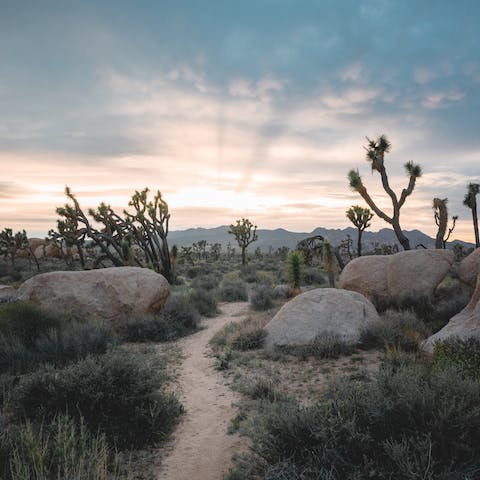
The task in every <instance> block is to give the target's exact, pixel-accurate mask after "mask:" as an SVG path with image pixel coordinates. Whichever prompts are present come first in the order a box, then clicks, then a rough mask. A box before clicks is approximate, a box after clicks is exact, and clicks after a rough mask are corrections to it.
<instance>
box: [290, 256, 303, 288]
mask: <svg viewBox="0 0 480 480" xmlns="http://www.w3.org/2000/svg"><path fill="white" fill-rule="evenodd" d="M304 265H305V262H304V259H303V253H302V252H301V251H299V250H294V251H293V252H291V253H290V254H289V255H288V279H289V281H290V286H291V287H292V291H293V294H294V295H297V294H298V293H300V287H301V286H302V281H303V268H304Z"/></svg>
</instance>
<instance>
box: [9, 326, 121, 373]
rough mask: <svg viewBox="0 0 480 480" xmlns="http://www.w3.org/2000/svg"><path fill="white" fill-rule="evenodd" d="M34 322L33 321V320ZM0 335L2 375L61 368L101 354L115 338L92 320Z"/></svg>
mask: <svg viewBox="0 0 480 480" xmlns="http://www.w3.org/2000/svg"><path fill="white" fill-rule="evenodd" d="M32 321H34V319H33V320H32ZM15 330H16V329H10V332H9V329H6V331H7V332H8V333H3V331H2V332H0V368H1V369H2V370H3V371H5V372H11V373H24V372H29V371H32V370H35V369H36V368H38V366H39V365H42V364H45V363H50V364H52V365H56V366H62V365H65V364H67V363H69V362H72V361H75V360H78V359H80V358H84V357H85V356H87V355H89V354H94V355H99V354H103V353H105V352H106V351H107V349H108V348H110V347H111V346H112V345H115V343H116V339H115V336H114V334H113V332H112V331H111V329H110V328H109V327H107V326H106V325H105V324H104V323H102V322H98V321H95V320H85V321H84V322H79V321H76V320H64V321H63V322H61V323H60V322H59V323H55V324H54V326H52V327H51V328H48V329H45V330H44V331H42V330H39V331H37V332H35V335H33V329H30V330H29V333H28V334H27V335H26V336H25V334H24V333H22V332H21V331H18V330H17V332H18V333H11V332H12V331H15Z"/></svg>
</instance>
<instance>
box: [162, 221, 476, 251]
mask: <svg viewBox="0 0 480 480" xmlns="http://www.w3.org/2000/svg"><path fill="white" fill-rule="evenodd" d="M228 229H229V227H228V226H227V225H222V226H220V227H215V228H189V229H187V230H177V231H171V232H169V234H168V241H169V244H170V245H177V246H179V247H182V246H190V245H192V244H193V243H196V242H198V241H200V240H206V242H207V243H208V244H209V245H212V244H214V243H220V244H221V245H222V246H223V247H225V246H226V245H227V244H228V243H229V242H230V243H231V245H232V246H233V247H236V246H237V243H236V241H235V238H234V236H233V235H231V234H229V233H228ZM404 233H405V235H406V236H407V237H408V238H409V240H410V245H411V246H412V248H415V246H416V245H419V244H422V245H424V246H425V247H427V248H433V247H434V246H435V239H434V238H431V237H429V236H428V235H426V234H425V233H423V232H421V231H420V230H411V231H407V230H406V231H404ZM257 235H258V240H257V241H255V242H254V243H252V244H251V245H250V247H249V249H250V250H251V251H253V250H255V249H256V248H257V247H260V249H261V250H262V251H268V250H269V249H270V248H272V249H273V250H276V249H277V248H280V247H283V246H287V247H288V248H290V249H293V248H295V247H296V245H297V243H298V242H300V241H301V240H303V239H305V238H308V237H312V236H314V235H321V236H323V237H324V238H327V239H328V240H329V241H330V243H332V245H334V246H336V245H339V244H340V242H341V241H342V240H345V239H346V238H347V235H350V237H351V238H352V240H353V248H354V249H356V242H357V229H356V228H353V227H347V228H343V229H328V228H322V227H318V228H316V229H315V230H313V231H312V232H309V233H308V232H290V231H288V230H285V229H283V228H277V229H275V230H266V229H261V230H257ZM375 243H379V244H389V245H393V244H395V243H396V244H397V245H398V246H399V248H400V250H401V247H400V244H399V242H398V240H397V237H396V236H395V233H394V231H393V230H392V229H389V228H382V229H381V230H379V231H378V232H369V231H365V232H363V237H362V245H363V249H364V251H368V250H369V249H371V247H372V246H373V244H375ZM453 243H460V244H462V245H464V246H465V247H467V248H468V247H473V246H474V245H473V244H472V243H468V242H464V241H462V240H454V241H452V242H448V245H452V244H453Z"/></svg>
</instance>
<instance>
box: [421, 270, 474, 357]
mask: <svg viewBox="0 0 480 480" xmlns="http://www.w3.org/2000/svg"><path fill="white" fill-rule="evenodd" d="M470 337H474V338H480V275H478V276H477V283H476V287H475V291H474V292H473V295H472V298H471V299H470V302H469V303H468V305H467V306H466V307H465V308H464V309H463V310H462V311H461V312H460V313H457V314H456V315H455V316H453V317H452V318H451V319H450V321H449V322H448V323H447V324H446V325H445V326H444V327H443V328H442V329H441V330H439V331H438V332H437V333H435V334H434V335H432V336H431V337H429V338H427V339H426V340H425V342H423V348H424V350H426V351H429V352H432V351H433V349H434V347H435V343H436V342H438V341H439V340H447V339H453V338H458V339H460V340H466V339H467V338H470Z"/></svg>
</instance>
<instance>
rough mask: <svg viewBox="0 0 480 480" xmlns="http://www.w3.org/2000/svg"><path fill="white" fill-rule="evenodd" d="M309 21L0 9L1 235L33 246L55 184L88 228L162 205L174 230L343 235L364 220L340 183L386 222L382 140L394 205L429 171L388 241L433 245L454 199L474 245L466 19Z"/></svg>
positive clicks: (170, 11)
mask: <svg viewBox="0 0 480 480" xmlns="http://www.w3.org/2000/svg"><path fill="white" fill-rule="evenodd" d="M320 3H321V4H319V3H318V2H315V1H310V0H304V1H302V2H301V4H299V3H298V2H292V1H289V0H282V1H280V2H272V1H271V0H256V1H252V0H246V1H245V2H241V3H229V4H228V5H227V4H223V3H219V2H215V1H212V0H210V1H209V0H205V1H204V2H201V5H200V4H199V3H198V2H193V1H183V2H176V1H173V0H172V1H171V0H163V1H162V2H155V1H150V0H143V1H141V2H133V1H131V0H126V1H124V2H121V3H119V2H114V1H113V0H106V1H105V2H102V3H101V4H98V3H97V2H94V1H93V0H86V1H84V2H77V3H75V2H65V3H63V2H62V3H59V2H55V1H53V0H45V1H44V2H42V3H41V5H40V4H39V3H37V2H28V1H27V2H21V3H19V2H15V1H13V0H5V2H4V4H3V5H2V6H3V11H2V16H1V18H0V40H1V42H0V45H1V47H0V61H1V64H2V67H3V71H2V76H1V78H0V105H1V106H2V113H3V115H2V118H1V120H0V166H1V168H2V179H1V180H0V198H1V204H0V205H1V207H0V230H1V229H3V228H5V227H10V228H13V229H14V230H22V229H25V230H26V231H27V232H28V234H29V235H30V236H44V235H46V233H47V231H48V230H49V229H51V228H55V227H56V218H57V215H56V213H55V208H56V207H59V206H62V205H63V204H64V203H65V202H66V197H65V196H64V194H63V190H64V188H65V185H68V186H70V187H71V189H72V191H73V192H74V193H75V194H77V196H78V199H79V201H80V204H81V205H82V207H83V208H84V209H85V210H87V208H89V207H96V206H98V204H99V203H100V202H101V201H104V202H106V203H110V204H111V205H112V207H113V208H114V209H115V210H119V211H121V210H123V209H124V208H126V207H127V204H128V199H129V197H130V196H131V195H132V194H133V192H134V191H135V190H141V189H143V188H145V187H149V188H150V189H151V190H152V191H156V190H157V189H158V190H160V191H161V192H162V193H163V195H164V198H165V200H166V201H167V203H168V204H169V207H170V211H171V213H172V218H171V225H170V227H171V230H175V231H178V230H185V229H187V228H214V227H215V226H218V225H229V224H231V223H234V222H235V220H236V219H238V218H241V217H247V218H249V219H250V220H252V222H254V223H255V224H256V225H258V227H259V228H261V229H263V228H265V229H274V228H284V229H286V230H289V231H295V232H299V233H300V232H311V231H313V230H314V229H315V228H317V227H318V226H319V225H320V226H322V227H324V228H338V229H342V228H346V227H349V226H351V225H352V224H351V223H350V222H349V220H348V219H347V218H346V216H345V211H346V210H347V209H348V208H349V207H350V206H352V205H357V204H358V205H361V206H365V203H364V201H363V199H362V198H361V197H360V195H359V194H358V193H356V192H352V191H351V190H350V188H349V186H348V180H347V173H348V171H349V170H350V169H356V168H358V169H359V171H360V173H361V175H362V178H363V181H364V183H365V186H366V187H367V189H368V191H369V193H370V195H371V197H372V198H373V199H374V201H375V202H376V203H377V205H378V206H379V208H381V209H385V210H387V211H388V212H390V210H391V208H390V207H389V206H390V202H389V199H388V197H387V196H386V194H385V192H384V191H383V189H382V188H381V183H380V178H379V176H378V174H376V173H375V174H373V175H371V174H370V167H369V165H368V163H367V162H366V161H365V151H364V149H363V147H364V145H365V144H366V140H365V137H366V136H368V137H370V138H375V137H377V136H379V135H381V134H383V133H385V134H386V135H387V136H388V138H389V140H390V141H391V143H392V152H391V153H388V154H387V156H386V158H385V165H386V169H387V172H388V173H389V179H390V183H391V185H392V188H393V190H394V191H395V192H396V193H397V194H398V195H399V194H400V192H401V190H402V189H403V188H406V186H407V182H408V178H407V177H406V176H405V174H404V171H403V164H404V163H405V162H407V161H410V160H412V161H413V162H414V163H418V164H420V165H421V166H422V169H423V175H422V177H421V178H419V179H418V181H417V184H416V187H415V190H414V191H413V193H412V195H411V196H410V197H409V198H408V199H407V201H406V203H405V205H404V207H403V208H402V210H401V219H400V224H401V227H402V229H403V230H414V229H416V230H420V231H422V232H424V233H426V234H427V235H429V236H431V237H434V236H435V232H436V229H437V227H436V225H435V222H434V218H433V211H432V200H433V198H434V197H439V198H448V200H449V202H448V207H449V217H450V218H451V217H452V216H453V215H459V220H458V221H457V228H456V229H455V231H454V232H453V236H454V237H455V238H457V239H459V240H463V241H468V242H473V240H474V234H473V225H472V215H471V211H470V210H469V209H468V208H467V207H465V206H463V205H462V201H463V197H464V195H465V193H466V191H467V185H468V183H470V182H477V183H480V171H479V169H478V165H480V137H479V136H478V125H479V123H480V122H479V120H480V60H479V58H478V51H479V50H480V34H479V33H478V23H479V20H480V3H478V2H476V1H474V0H462V1H460V2H456V3H455V4H452V3H451V2H450V1H446V0H443V1H438V2H433V3H430V2H425V3H421V4H418V2H414V1H413V0H409V1H405V2H385V1H383V0H363V1H360V2H357V1H354V0H344V1H342V2H333V1H326V2H320ZM382 228H391V226H390V225H389V224H387V223H385V222H384V221H382V220H381V219H379V218H378V217H377V216H375V217H374V218H373V220H372V225H371V227H370V230H380V229H382ZM41 234H43V235H41Z"/></svg>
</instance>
